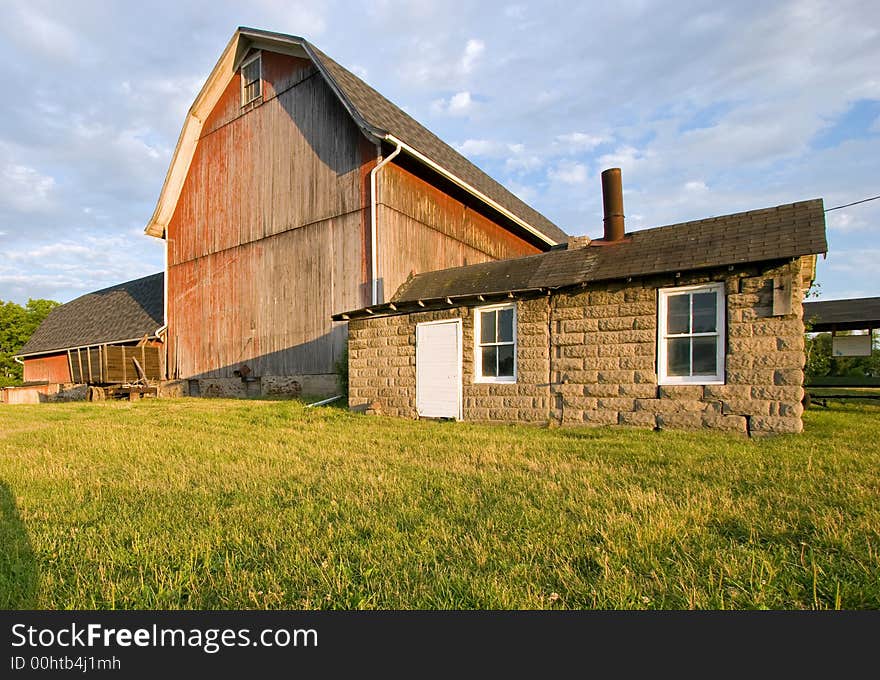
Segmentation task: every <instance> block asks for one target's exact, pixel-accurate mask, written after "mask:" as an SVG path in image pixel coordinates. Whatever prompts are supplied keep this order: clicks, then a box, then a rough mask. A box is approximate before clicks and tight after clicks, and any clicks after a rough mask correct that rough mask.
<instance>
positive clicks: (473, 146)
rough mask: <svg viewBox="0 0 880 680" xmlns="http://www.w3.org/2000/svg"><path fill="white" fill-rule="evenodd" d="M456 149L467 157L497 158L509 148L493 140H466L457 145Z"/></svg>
mask: <svg viewBox="0 0 880 680" xmlns="http://www.w3.org/2000/svg"><path fill="white" fill-rule="evenodd" d="M455 148H456V149H458V151H459V153H462V154H464V155H465V156H487V157H497V156H498V155H500V154H502V153H504V151H505V150H507V149H508V148H509V147H508V146H507V145H505V144H502V143H501V142H495V141H492V140H491V139H466V140H464V141H463V142H462V143H461V144H456V145H455Z"/></svg>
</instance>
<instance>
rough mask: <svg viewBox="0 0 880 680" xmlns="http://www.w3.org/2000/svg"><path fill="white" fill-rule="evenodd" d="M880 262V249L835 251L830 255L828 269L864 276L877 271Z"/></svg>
mask: <svg viewBox="0 0 880 680" xmlns="http://www.w3.org/2000/svg"><path fill="white" fill-rule="evenodd" d="M878 262H880V249H878V248H864V249H860V250H833V251H831V252H830V253H829V255H828V265H827V266H828V268H829V269H831V270H832V271H836V272H846V273H850V274H860V275H861V274H864V273H865V272H871V271H875V270H876V269H877V263H878Z"/></svg>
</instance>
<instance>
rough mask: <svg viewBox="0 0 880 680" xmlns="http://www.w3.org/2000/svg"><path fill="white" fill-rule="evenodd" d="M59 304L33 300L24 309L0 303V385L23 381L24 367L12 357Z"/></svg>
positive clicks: (15, 305) (9, 303) (51, 301)
mask: <svg viewBox="0 0 880 680" xmlns="http://www.w3.org/2000/svg"><path fill="white" fill-rule="evenodd" d="M59 304H60V303H58V302H55V301H54V300H43V299H37V300H34V299H30V300H28V301H27V304H26V305H25V306H24V307H22V306H21V305H18V304H16V303H14V302H3V301H2V300H0V385H14V384H16V383H18V382H20V381H21V364H19V363H17V362H16V361H14V360H13V358H12V357H13V356H14V355H15V354H16V353H17V352H18V351H19V350H20V349H21V348H22V347H24V344H25V343H26V342H27V341H28V340H29V339H30V337H31V336H32V335H33V334H34V331H36V330H37V328H38V327H39V325H40V324H41V323H43V321H44V320H45V318H46V317H47V316H49V312H51V311H52V310H53V309H55V308H56V307H57V306H58V305H59Z"/></svg>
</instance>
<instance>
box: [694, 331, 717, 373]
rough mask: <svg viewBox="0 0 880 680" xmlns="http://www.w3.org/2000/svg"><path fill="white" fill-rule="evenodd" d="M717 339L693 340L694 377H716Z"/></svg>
mask: <svg viewBox="0 0 880 680" xmlns="http://www.w3.org/2000/svg"><path fill="white" fill-rule="evenodd" d="M717 342H718V338H715V337H710V338H694V375H716V374H717V373H718V370H717V368H718V366H717V361H716V359H717V356H718V355H717V353H716V349H717V344H716V343H717Z"/></svg>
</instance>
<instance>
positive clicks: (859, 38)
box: [0, 0, 880, 302]
mask: <svg viewBox="0 0 880 680" xmlns="http://www.w3.org/2000/svg"><path fill="white" fill-rule="evenodd" d="M238 25H249V26H255V27H258V28H266V29H270V30H275V31H281V32H287V33H294V34H298V35H302V36H304V37H306V38H308V39H310V40H311V41H312V42H314V43H315V44H316V45H318V46H319V47H320V48H321V49H322V50H324V51H325V52H327V53H328V54H330V55H331V56H333V57H334V58H335V59H336V60H337V61H339V62H340V63H342V64H344V65H345V66H347V67H348V68H349V69H351V70H352V71H354V72H355V73H357V74H358V75H360V76H361V77H363V78H364V79H365V80H367V81H368V82H369V83H370V84H371V85H373V86H374V87H376V88H377V89H378V90H380V91H381V92H382V93H383V94H385V95H386V96H387V97H388V98H390V99H391V100H392V101H394V102H395V103H397V104H398V105H399V106H401V107H403V108H404V109H406V110H407V111H408V112H409V113H410V114H411V115H413V116H414V117H415V118H416V119H418V120H419V121H421V122H422V123H423V124H425V125H426V126H427V127H429V128H430V129H432V130H433V131H434V132H436V133H437V134H438V135H440V136H441V137H442V138H443V139H445V140H446V141H448V142H450V143H452V144H453V145H455V146H456V147H457V148H459V149H460V150H461V151H462V152H463V153H464V154H465V155H467V156H468V157H469V158H471V160H473V161H474V162H476V163H477V164H478V165H480V166H481V167H483V168H484V169H485V170H486V171H488V172H489V174H491V175H492V176H494V177H495V178H496V179H498V180H500V181H502V182H503V183H504V184H506V185H507V186H508V187H509V188H510V189H511V190H513V191H514V192H516V193H517V194H518V195H520V196H521V197H522V198H523V199H525V200H526V201H528V202H529V203H531V204H532V205H534V206H535V207H536V208H537V209H538V210H540V211H541V212H543V213H544V214H546V215H547V216H548V217H549V218H551V219H552V220H553V221H554V222H556V223H557V224H558V225H559V226H560V227H562V228H563V229H565V230H566V231H568V232H569V233H571V234H584V233H586V234H590V235H593V236H596V235H598V234H599V233H600V232H601V198H600V189H599V179H598V176H599V173H600V172H601V170H602V169H604V168H606V167H611V166H620V167H622V169H623V179H624V191H625V202H626V212H627V224H628V228H630V229H638V228H646V227H651V226H660V225H663V224H669V223H673V222H678V221H683V220H689V219H699V218H701V217H707V216H711V215H720V214H725V213H729V212H736V211H740V210H749V209H753V208H760V207H766V206H770V205H778V204H781V203H790V202H794V201H798V200H803V199H808V198H814V197H822V198H824V199H825V205H826V207H832V206H836V205H840V204H843V203H849V202H852V201H856V200H859V199H862V198H865V197H868V196H875V195H878V194H880V4H878V3H877V2H876V0H870V1H865V2H846V1H837V2H817V1H812V0H799V1H797V2H776V3H771V2H736V3H719V2H717V1H713V2H676V3H669V2H646V1H641V0H621V1H619V2H615V3H598V2H597V3H589V2H540V3H527V2H515V1H514V2H491V1H483V2H466V3H455V2H452V3H451V2H448V1H444V2H440V1H439V0H437V1H435V0H409V1H406V2H397V1H393V0H379V1H377V2H372V3H343V2H333V1H332V0H331V1H328V2H321V3H317V2H315V3H309V2H273V1H269V0H252V1H251V2H248V3H241V2H236V3H231V2H230V3H224V2H217V1H210V2H207V1H197V2H185V1H184V2H181V1H179V0H178V1H177V2H161V1H160V2H152V3H138V4H135V3H128V2H121V1H118V2H107V1H97V0H78V1H77V2H75V3H71V2H54V3H53V2H40V1H38V0H28V1H27V2H16V1H12V2H10V1H7V2H4V4H3V21H2V23H0V74H2V77H3V81H4V82H5V83H6V88H5V90H6V97H5V99H4V104H3V107H2V109H0V252H2V255H0V299H4V300H8V299H12V300H15V301H17V302H24V301H26V300H27V299H28V298H29V297H51V298H55V299H58V300H62V301H67V300H70V299H71V298H73V297H76V296H77V295H80V294H82V293H84V292H88V291H90V290H95V289H97V288H100V287H103V286H107V285H112V284H114V283H118V282H120V281H124V280H127V279H131V278H135V277H137V276H141V275H145V274H149V273H152V272H155V271H158V270H160V269H161V267H162V248H161V244H160V242H158V241H156V240H155V239H151V238H149V237H147V236H145V235H143V228H144V226H145V225H146V223H147V221H148V219H149V217H150V215H151V214H152V211H153V208H154V207H155V201H156V198H157V197H158V194H159V189H160V187H161V185H162V181H163V179H164V176H165V172H166V170H167V168H168V163H169V161H170V157H171V153H172V151H173V148H174V145H175V143H176V141H177V136H178V134H179V132H180V127H181V125H182V123H183V119H184V115H185V113H186V110H187V109H188V108H189V105H190V104H191V103H192V100H193V98H194V97H195V94H196V92H197V91H198V90H199V88H200V87H201V85H202V82H203V80H204V78H205V77H206V76H207V74H208V73H209V71H210V70H211V68H212V67H213V65H214V63H215V61H216V60H217V58H218V57H219V55H220V52H221V51H222V49H223V47H224V46H225V44H226V42H227V41H228V39H229V38H230V36H231V35H232V32H233V30H234V29H235V27H236V26H238ZM878 236H880V201H875V202H873V203H866V204H863V205H860V206H854V207H852V208H848V209H845V210H838V211H833V212H830V213H828V238H829V244H830V252H829V255H828V257H827V259H825V260H821V261H820V263H819V270H818V271H819V275H818V280H819V283H820V284H821V294H820V295H821V297H822V298H825V299H832V298H840V297H854V296H868V295H880V243H878Z"/></svg>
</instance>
